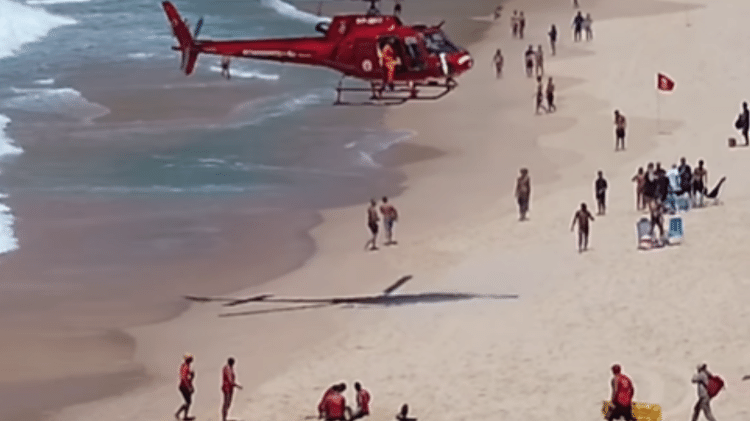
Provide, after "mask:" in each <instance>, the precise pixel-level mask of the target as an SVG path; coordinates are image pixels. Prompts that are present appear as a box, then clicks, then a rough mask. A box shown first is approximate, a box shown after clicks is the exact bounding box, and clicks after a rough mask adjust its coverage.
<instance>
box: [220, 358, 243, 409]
mask: <svg viewBox="0 0 750 421" xmlns="http://www.w3.org/2000/svg"><path fill="white" fill-rule="evenodd" d="M235 388H237V389H242V386H240V385H239V383H237V378H236V376H235V374H234V358H232V357H229V358H228V359H227V365H225V366H224V368H223V369H221V393H222V394H223V395H224V402H223V404H222V405H221V421H227V414H228V413H229V407H230V406H232V396H233V395H234V389H235Z"/></svg>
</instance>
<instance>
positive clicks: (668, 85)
mask: <svg viewBox="0 0 750 421" xmlns="http://www.w3.org/2000/svg"><path fill="white" fill-rule="evenodd" d="M656 89H658V90H660V91H662V92H672V91H673V90H674V81H673V80H672V79H670V78H669V76H667V75H665V74H663V73H659V74H657V75H656Z"/></svg>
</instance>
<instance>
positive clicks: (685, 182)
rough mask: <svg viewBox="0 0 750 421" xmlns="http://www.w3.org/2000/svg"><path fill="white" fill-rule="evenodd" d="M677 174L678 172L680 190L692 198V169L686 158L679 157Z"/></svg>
mask: <svg viewBox="0 0 750 421" xmlns="http://www.w3.org/2000/svg"><path fill="white" fill-rule="evenodd" d="M677 174H679V180H680V191H681V192H682V193H687V194H688V196H690V197H691V198H692V196H693V170H692V169H691V168H690V165H688V163H687V160H686V159H685V158H684V157H683V158H680V166H679V167H677Z"/></svg>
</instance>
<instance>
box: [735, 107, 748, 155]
mask: <svg viewBox="0 0 750 421" xmlns="http://www.w3.org/2000/svg"><path fill="white" fill-rule="evenodd" d="M734 127H736V128H737V130H739V131H740V132H741V133H742V137H744V138H745V146H748V145H750V141H748V137H747V133H748V131H750V110H748V109H747V102H743V103H742V111H740V115H739V116H737V121H736V122H735V123H734Z"/></svg>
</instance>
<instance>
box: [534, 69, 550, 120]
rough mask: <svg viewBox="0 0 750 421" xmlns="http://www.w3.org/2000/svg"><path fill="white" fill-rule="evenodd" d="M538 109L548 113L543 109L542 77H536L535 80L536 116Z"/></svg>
mask: <svg viewBox="0 0 750 421" xmlns="http://www.w3.org/2000/svg"><path fill="white" fill-rule="evenodd" d="M540 109H542V110H544V112H549V110H548V109H547V108H545V107H544V87H543V86H542V77H541V76H538V77H537V78H536V114H539V110H540Z"/></svg>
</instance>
